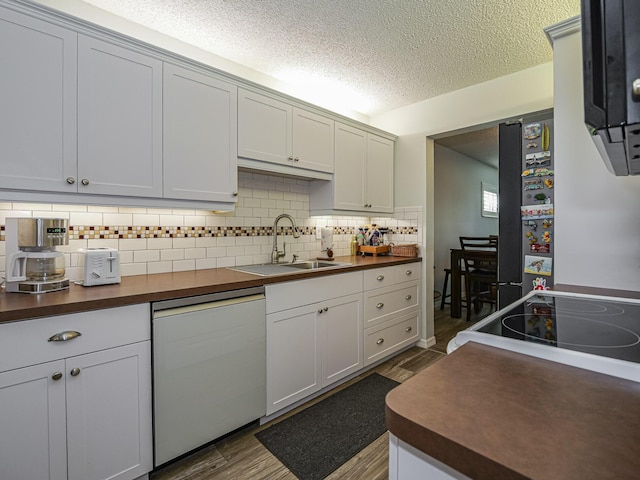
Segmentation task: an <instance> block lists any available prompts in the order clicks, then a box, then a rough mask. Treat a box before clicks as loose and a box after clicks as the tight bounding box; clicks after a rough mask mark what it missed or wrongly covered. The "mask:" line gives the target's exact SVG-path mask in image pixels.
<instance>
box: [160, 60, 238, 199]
mask: <svg viewBox="0 0 640 480" xmlns="http://www.w3.org/2000/svg"><path fill="white" fill-rule="evenodd" d="M237 90H238V89H237V87H236V86H235V85H233V84H231V83H228V82H223V81H221V80H218V79H216V78H214V77H212V76H210V75H206V74H204V73H201V72H196V71H193V70H190V69H186V68H182V67H179V66H175V65H171V64H167V63H165V65H164V104H163V107H164V109H163V115H164V122H163V130H164V135H163V138H164V145H163V149H164V152H163V153H164V154H163V161H164V175H163V178H164V196H165V198H180V199H191V200H207V201H219V202H234V201H235V199H236V196H237V183H238V176H237V138H238V133H237V131H238V130H237V123H238V121H237Z"/></svg>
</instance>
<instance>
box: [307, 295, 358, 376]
mask: <svg viewBox="0 0 640 480" xmlns="http://www.w3.org/2000/svg"><path fill="white" fill-rule="evenodd" d="M319 305H320V306H321V307H322V308H321V309H320V307H319V308H318V312H320V311H322V313H319V320H320V325H319V327H320V331H321V332H322V337H321V338H322V347H321V350H322V386H323V387H326V386H327V385H330V384H332V383H334V382H336V381H337V380H340V379H341V378H344V377H346V376H347V375H350V374H351V373H354V372H356V371H358V370H360V369H361V368H362V366H363V353H362V295H349V296H347V297H341V298H337V299H333V300H329V301H327V302H322V303H320V304H319ZM325 309H326V310H325Z"/></svg>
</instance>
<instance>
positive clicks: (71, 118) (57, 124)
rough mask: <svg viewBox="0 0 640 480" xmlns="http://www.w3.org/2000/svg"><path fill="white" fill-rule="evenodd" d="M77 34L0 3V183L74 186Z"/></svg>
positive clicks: (32, 186)
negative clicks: (69, 178)
mask: <svg viewBox="0 0 640 480" xmlns="http://www.w3.org/2000/svg"><path fill="white" fill-rule="evenodd" d="M76 38H77V35H76V33H75V32H72V31H71V30H67V29H64V28H61V27H59V26H57V25H52V24H49V23H46V22H43V21H41V20H38V19H35V18H31V17H28V16H26V15H22V14H19V13H16V12H13V11H11V10H8V9H5V8H1V7H0V69H1V71H2V73H1V74H0V146H1V147H0V148H1V149H2V150H1V157H0V158H1V159H0V188H6V189H24V190H48V191H56V192H70V191H71V192H73V191H75V190H76V186H75V185H73V184H69V183H67V181H66V178H67V177H72V178H73V177H75V176H76V85H77V83H76V59H77V47H76Z"/></svg>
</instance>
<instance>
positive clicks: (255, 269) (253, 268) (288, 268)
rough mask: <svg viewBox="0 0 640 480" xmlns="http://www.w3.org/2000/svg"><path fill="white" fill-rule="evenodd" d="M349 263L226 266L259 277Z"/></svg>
mask: <svg viewBox="0 0 640 480" xmlns="http://www.w3.org/2000/svg"><path fill="white" fill-rule="evenodd" d="M350 265H351V264H350V263H345V262H332V261H318V260H309V261H303V262H293V263H263V264H259V265H241V266H237V267H228V268H229V269H230V270H236V271H238V272H244V273H251V274H253V275H260V276H261V277H270V276H273V275H291V274H292V273H303V272H307V271H310V270H326V269H330V268H340V267H348V266H350Z"/></svg>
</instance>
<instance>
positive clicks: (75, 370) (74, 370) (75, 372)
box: [69, 367, 80, 377]
mask: <svg viewBox="0 0 640 480" xmlns="http://www.w3.org/2000/svg"><path fill="white" fill-rule="evenodd" d="M69 373H70V374H71V376H72V377H77V376H78V375H80V369H79V368H78V367H76V368H72V369H71V371H70V372H69Z"/></svg>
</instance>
